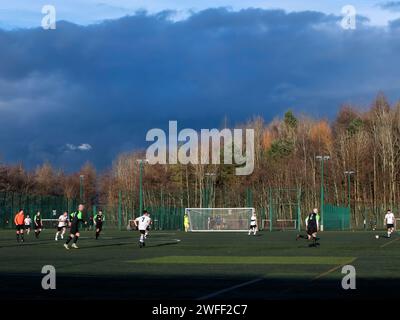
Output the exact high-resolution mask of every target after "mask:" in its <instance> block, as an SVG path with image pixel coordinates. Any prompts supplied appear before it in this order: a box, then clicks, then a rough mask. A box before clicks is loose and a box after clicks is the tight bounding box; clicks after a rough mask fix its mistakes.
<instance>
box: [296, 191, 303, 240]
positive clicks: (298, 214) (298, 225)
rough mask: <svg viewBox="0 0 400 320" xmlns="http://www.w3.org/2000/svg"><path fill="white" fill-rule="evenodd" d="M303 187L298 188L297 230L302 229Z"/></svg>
mask: <svg viewBox="0 0 400 320" xmlns="http://www.w3.org/2000/svg"><path fill="white" fill-rule="evenodd" d="M301 222H302V221H301V188H299V189H297V230H298V231H299V232H300V230H301Z"/></svg>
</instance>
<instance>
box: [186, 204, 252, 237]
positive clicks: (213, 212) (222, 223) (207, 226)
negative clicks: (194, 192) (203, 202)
mask: <svg viewBox="0 0 400 320" xmlns="http://www.w3.org/2000/svg"><path fill="white" fill-rule="evenodd" d="M254 211H255V210H254V208H187V209H185V212H186V213H187V214H188V216H189V222H190V231H192V232H214V231H215V232H222V231H225V232H229V231H230V232H242V231H248V230H249V228H250V219H251V216H252V214H253V212H254Z"/></svg>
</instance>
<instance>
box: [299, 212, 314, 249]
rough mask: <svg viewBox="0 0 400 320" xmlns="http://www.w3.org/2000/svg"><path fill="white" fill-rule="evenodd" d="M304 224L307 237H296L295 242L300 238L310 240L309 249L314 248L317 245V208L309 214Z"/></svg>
mask: <svg viewBox="0 0 400 320" xmlns="http://www.w3.org/2000/svg"><path fill="white" fill-rule="evenodd" d="M305 222H306V229H307V236H302V235H297V238H296V240H298V239H300V238H303V239H307V240H312V241H313V243H312V244H310V247H316V246H318V245H319V243H317V232H318V230H319V215H318V209H317V208H315V209H314V210H313V212H311V213H310V214H309V215H308V216H307V218H306V221H305Z"/></svg>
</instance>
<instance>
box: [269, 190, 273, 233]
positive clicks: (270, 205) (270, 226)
mask: <svg viewBox="0 0 400 320" xmlns="http://www.w3.org/2000/svg"><path fill="white" fill-rule="evenodd" d="M272 211H273V205H272V189H271V187H270V188H269V231H272V215H273V212H272Z"/></svg>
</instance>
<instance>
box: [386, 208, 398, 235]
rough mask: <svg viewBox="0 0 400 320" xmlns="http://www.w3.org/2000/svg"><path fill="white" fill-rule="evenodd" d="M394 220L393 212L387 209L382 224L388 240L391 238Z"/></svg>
mask: <svg viewBox="0 0 400 320" xmlns="http://www.w3.org/2000/svg"><path fill="white" fill-rule="evenodd" d="M395 220H396V219H395V216H394V214H393V212H392V211H391V210H390V209H388V210H387V212H386V215H385V220H384V222H383V223H384V224H386V228H387V237H388V238H390V237H391V236H392V233H393V232H394V223H395Z"/></svg>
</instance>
